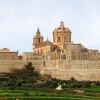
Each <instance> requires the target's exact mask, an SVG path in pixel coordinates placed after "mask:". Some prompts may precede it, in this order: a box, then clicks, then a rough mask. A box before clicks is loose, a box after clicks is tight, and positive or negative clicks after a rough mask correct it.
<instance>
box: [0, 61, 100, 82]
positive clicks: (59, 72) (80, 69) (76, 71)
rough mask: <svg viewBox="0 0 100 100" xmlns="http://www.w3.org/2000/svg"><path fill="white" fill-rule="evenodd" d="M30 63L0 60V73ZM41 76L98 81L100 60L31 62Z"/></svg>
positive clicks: (99, 77)
mask: <svg viewBox="0 0 100 100" xmlns="http://www.w3.org/2000/svg"><path fill="white" fill-rule="evenodd" d="M28 62H30V61H23V60H0V73H2V72H9V71H11V69H14V68H19V69H21V68H23V67H24V66H25V65H26V64H27V63H28ZM31 62H32V63H33V66H34V67H35V68H36V69H37V70H39V71H40V72H41V74H47V75H48V74H49V75H50V74H51V76H52V77H53V78H57V79H63V80H69V79H71V77H74V78H75V79H77V80H91V81H98V80H99V81H100V60H72V61H66V60H31Z"/></svg>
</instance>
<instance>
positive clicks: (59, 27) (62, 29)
mask: <svg viewBox="0 0 100 100" xmlns="http://www.w3.org/2000/svg"><path fill="white" fill-rule="evenodd" d="M53 32H69V33H71V31H70V29H69V28H66V27H65V26H64V22H63V21H61V22H60V25H59V26H58V27H57V28H55V29H54V31H53Z"/></svg>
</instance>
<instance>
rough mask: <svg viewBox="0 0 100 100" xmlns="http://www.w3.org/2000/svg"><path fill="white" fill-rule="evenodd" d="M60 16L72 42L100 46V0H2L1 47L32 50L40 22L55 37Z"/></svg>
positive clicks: (43, 33)
mask: <svg viewBox="0 0 100 100" xmlns="http://www.w3.org/2000/svg"><path fill="white" fill-rule="evenodd" d="M61 19H62V20H63V21H64V23H65V26H66V27H69V28H70V30H71V31H72V41H73V42H75V43H82V44H83V45H84V46H85V47H87V48H94V49H99V50H100V0H0V48H4V47H7V48H10V49H11V50H17V49H18V50H19V52H22V51H31V50H32V38H33V36H34V35H35V32H36V29H37V26H39V28H40V31H41V34H42V35H43V36H44V38H45V39H46V38H47V36H48V38H49V39H50V40H52V31H53V29H54V28H55V27H57V26H58V25H59V23H60V21H61Z"/></svg>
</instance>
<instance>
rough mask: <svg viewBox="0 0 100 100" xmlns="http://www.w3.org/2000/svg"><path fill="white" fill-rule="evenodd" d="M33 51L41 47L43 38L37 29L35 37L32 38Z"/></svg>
mask: <svg viewBox="0 0 100 100" xmlns="http://www.w3.org/2000/svg"><path fill="white" fill-rule="evenodd" d="M32 45H33V49H34V48H39V47H41V46H42V45H43V36H41V32H40V30H39V28H38V29H37V32H36V35H35V36H34V37H33V44H32Z"/></svg>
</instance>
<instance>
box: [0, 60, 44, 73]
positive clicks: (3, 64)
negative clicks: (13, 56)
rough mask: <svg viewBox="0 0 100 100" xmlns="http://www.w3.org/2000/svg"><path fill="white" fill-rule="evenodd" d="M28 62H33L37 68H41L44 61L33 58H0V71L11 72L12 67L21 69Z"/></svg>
mask: <svg viewBox="0 0 100 100" xmlns="http://www.w3.org/2000/svg"><path fill="white" fill-rule="evenodd" d="M28 62H32V64H33V66H34V67H36V69H37V70H38V69H40V67H41V64H42V61H41V60H31V61H23V60H0V73H3V72H5V73H6V72H10V71H11V69H14V68H16V69H21V68H23V67H24V66H25V65H26V64H27V63H28Z"/></svg>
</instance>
